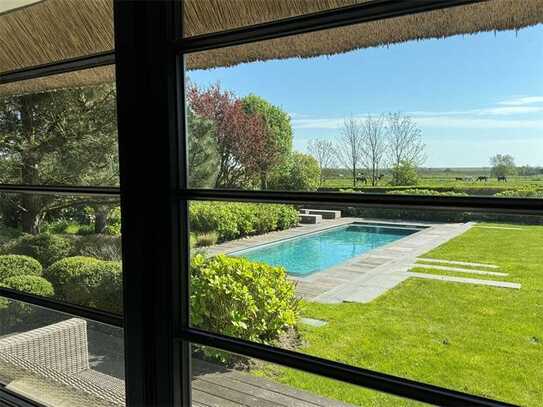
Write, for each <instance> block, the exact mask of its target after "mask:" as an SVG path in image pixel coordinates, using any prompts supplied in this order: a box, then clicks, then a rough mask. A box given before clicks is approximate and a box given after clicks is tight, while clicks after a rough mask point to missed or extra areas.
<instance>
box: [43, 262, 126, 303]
mask: <svg viewBox="0 0 543 407" xmlns="http://www.w3.org/2000/svg"><path fill="white" fill-rule="evenodd" d="M45 277H46V278H47V279H48V280H49V281H50V282H51V283H52V284H53V287H54V289H55V296H56V297H57V298H58V299H60V300H63V301H67V302H71V303H75V304H79V305H85V306H89V307H95V308H100V309H104V310H108V311H112V312H121V310H122V306H121V304H122V294H121V293H122V270H121V263H120V262H115V261H104V260H98V259H95V258H92V257H83V256H76V257H67V258H65V259H62V260H59V261H57V262H55V263H54V264H52V265H51V266H50V267H49V268H48V269H46V270H45Z"/></svg>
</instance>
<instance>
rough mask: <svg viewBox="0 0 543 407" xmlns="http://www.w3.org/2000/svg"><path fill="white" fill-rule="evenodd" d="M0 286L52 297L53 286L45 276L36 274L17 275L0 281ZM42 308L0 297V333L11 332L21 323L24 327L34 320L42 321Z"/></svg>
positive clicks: (30, 324)
mask: <svg viewBox="0 0 543 407" xmlns="http://www.w3.org/2000/svg"><path fill="white" fill-rule="evenodd" d="M0 286H2V287H7V288H12V289H14V290H17V291H21V292H24V293H28V294H35V295H41V296H44V297H52V296H53V294H54V291H53V286H52V285H51V283H50V282H49V281H47V280H46V279H45V278H43V277H40V276H37V275H17V276H12V277H8V278H6V279H5V280H3V281H1V282H0ZM43 314H44V310H43V309H41V308H39V307H35V306H32V305H28V304H25V303H23V302H20V301H14V300H8V299H5V298H0V334H6V333H10V332H13V329H17V328H16V327H17V326H19V327H20V325H21V324H23V325H24V327H25V328H26V329H28V327H29V326H32V324H33V323H34V322H37V321H40V322H41V323H43V321H44V315H43Z"/></svg>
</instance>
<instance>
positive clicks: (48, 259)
mask: <svg viewBox="0 0 543 407" xmlns="http://www.w3.org/2000/svg"><path fill="white" fill-rule="evenodd" d="M72 249H73V247H72V244H71V241H70V240H69V239H65V238H63V237H61V236H58V235H52V234H49V233H41V234H39V235H24V236H21V237H20V238H19V239H17V240H15V241H13V242H11V243H9V244H7V245H5V246H4V247H3V248H2V251H3V252H4V253H6V254H21V255H24V256H30V257H32V258H34V259H36V260H38V261H39V262H40V263H41V265H42V266H43V267H48V266H49V265H51V264H53V263H54V262H55V261H57V260H60V259H62V258H64V257H67V256H69V255H70V253H71V251H72Z"/></svg>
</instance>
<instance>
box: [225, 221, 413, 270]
mask: <svg viewBox="0 0 543 407" xmlns="http://www.w3.org/2000/svg"><path fill="white" fill-rule="evenodd" d="M417 231H418V230H417V229H413V228H391V227H381V226H368V225H356V224H351V225H348V226H342V227H337V228H333V229H330V230H327V231H323V232H319V233H314V234H310V235H306V236H300V237H297V238H294V239H289V240H284V241H281V242H279V243H273V244H270V245H265V246H261V247H258V248H255V249H248V250H243V251H240V252H237V253H233V255H234V256H240V257H245V258H247V259H249V260H252V261H258V262H262V263H267V264H270V265H272V266H283V267H284V268H285V269H286V270H287V272H288V273H289V274H291V275H295V276H305V275H308V274H311V273H314V272H316V271H320V270H325V269H327V268H330V267H332V266H335V265H337V264H340V263H343V262H345V261H347V260H348V259H350V258H352V257H355V256H359V255H361V254H364V253H367V252H369V251H370V250H373V249H375V248H377V247H380V246H383V245H385V244H387V243H391V242H394V241H396V240H398V239H401V238H402V237H405V236H408V235H410V234H412V233H415V232H417Z"/></svg>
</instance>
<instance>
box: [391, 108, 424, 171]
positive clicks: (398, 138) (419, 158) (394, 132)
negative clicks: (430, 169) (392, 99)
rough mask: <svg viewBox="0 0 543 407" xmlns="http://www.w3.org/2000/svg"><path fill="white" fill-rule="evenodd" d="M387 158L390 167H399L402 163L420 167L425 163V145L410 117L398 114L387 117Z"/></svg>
mask: <svg viewBox="0 0 543 407" xmlns="http://www.w3.org/2000/svg"><path fill="white" fill-rule="evenodd" d="M386 121H387V124H386V130H387V139H388V148H387V150H388V153H387V158H388V162H389V164H390V166H391V167H397V166H399V165H400V164H401V163H402V161H405V162H409V163H410V164H413V165H415V166H420V165H422V164H423V163H424V161H426V155H425V153H424V148H425V145H424V143H423V142H422V133H421V131H420V129H419V128H418V127H417V124H416V123H415V122H414V121H413V120H412V119H411V117H409V116H407V115H404V114H402V113H400V112H397V113H389V114H388V116H387V119H386Z"/></svg>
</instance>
